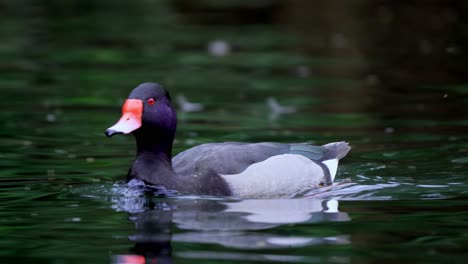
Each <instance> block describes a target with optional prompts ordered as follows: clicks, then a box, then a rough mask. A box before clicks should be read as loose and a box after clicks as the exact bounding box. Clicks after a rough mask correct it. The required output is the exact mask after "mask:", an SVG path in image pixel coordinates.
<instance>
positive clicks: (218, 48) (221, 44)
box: [208, 40, 231, 57]
mask: <svg viewBox="0 0 468 264" xmlns="http://www.w3.org/2000/svg"><path fill="white" fill-rule="evenodd" d="M208 52H209V53H210V55H212V56H215V57H223V56H226V55H229V53H231V44H229V43H228V42H226V41H224V40H214V41H212V42H210V43H209V44H208Z"/></svg>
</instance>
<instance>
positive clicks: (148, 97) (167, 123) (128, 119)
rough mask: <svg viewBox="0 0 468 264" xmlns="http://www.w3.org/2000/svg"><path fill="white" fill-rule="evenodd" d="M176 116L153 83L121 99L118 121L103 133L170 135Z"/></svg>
mask: <svg viewBox="0 0 468 264" xmlns="http://www.w3.org/2000/svg"><path fill="white" fill-rule="evenodd" d="M176 126H177V117H176V113H175V110H174V107H173V106H172V102H171V97H170V95H169V93H168V92H167V91H166V90H165V89H164V88H163V87H162V86H161V85H160V84H157V83H142V84H140V85H138V86H137V87H136V88H135V89H133V91H132V92H131V93H130V95H129V96H128V99H127V100H125V103H124V105H123V107H122V117H121V118H120V120H119V121H118V122H117V123H116V124H115V125H113V126H111V127H110V128H108V129H107V130H106V131H105V134H106V136H108V137H111V136H113V135H115V134H129V133H132V132H133V133H135V134H138V133H144V134H149V133H151V134H155V136H156V135H157V134H161V133H163V134H172V135H173V134H174V133H175V130H176Z"/></svg>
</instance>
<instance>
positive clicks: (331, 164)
mask: <svg viewBox="0 0 468 264" xmlns="http://www.w3.org/2000/svg"><path fill="white" fill-rule="evenodd" d="M322 163H323V164H325V166H327V168H328V170H329V171H330V177H331V181H332V182H333V181H334V180H335V176H336V171H337V170H338V159H330V160H325V161H322Z"/></svg>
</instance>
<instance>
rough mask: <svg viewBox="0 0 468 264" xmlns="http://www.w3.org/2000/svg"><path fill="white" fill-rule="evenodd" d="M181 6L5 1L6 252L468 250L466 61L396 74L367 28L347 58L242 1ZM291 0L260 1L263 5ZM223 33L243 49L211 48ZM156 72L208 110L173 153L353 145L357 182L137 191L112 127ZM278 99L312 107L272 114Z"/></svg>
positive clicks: (123, 256)
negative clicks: (240, 7) (240, 196)
mask: <svg viewBox="0 0 468 264" xmlns="http://www.w3.org/2000/svg"><path fill="white" fill-rule="evenodd" d="M182 2H183V1H182ZM182 2H181V1H173V2H171V1H155V2H154V3H149V1H137V2H135V3H134V4H129V3H126V2H125V1H116V3H114V4H110V3H107V4H95V3H94V2H92V1H71V2H70V3H69V4H60V3H61V2H60V1H49V2H47V1H42V2H41V1H38V2H35V3H36V4H34V3H29V2H28V1H25V2H24V3H16V4H15V3H5V4H4V7H5V8H6V9H4V11H2V15H3V16H2V18H1V21H2V25H1V26H0V28H1V33H2V35H3V38H2V44H1V45H0V57H1V58H2V59H1V62H0V66H1V75H0V91H1V95H2V96H1V99H0V100H1V112H0V120H1V121H0V128H1V129H0V186H1V188H0V201H1V203H0V234H1V239H0V262H1V263H28V262H30V263H144V262H141V260H142V259H141V257H139V256H145V257H146V261H147V263H153V262H151V261H155V260H156V259H157V261H159V262H161V263H167V262H171V261H172V262H177V263H219V262H221V261H223V262H230V263H254V262H258V263H261V262H278V263H284V262H292V263H296V262H297V263H374V262H378V263H395V262H399V263H437V262H449V261H450V262H453V263H464V262H465V261H466V259H467V258H468V253H467V252H468V247H467V243H468V235H467V234H468V232H467V231H468V213H467V210H466V208H467V206H468V199H467V198H468V191H467V187H468V172H467V168H468V165H467V164H468V133H467V132H468V112H467V111H466V109H467V106H468V88H467V87H468V86H467V85H468V82H466V81H465V80H463V78H459V77H457V75H456V74H452V72H451V71H452V70H453V69H456V71H454V72H463V71H464V70H465V72H466V69H465V68H464V67H466V66H465V65H464V64H463V63H459V62H460V61H461V60H462V58H463V57H460V56H462V55H463V54H462V55H459V56H455V55H453V54H452V55H450V54H449V55H447V56H448V58H446V57H445V56H443V57H442V58H443V59H441V60H439V59H437V60H436V59H434V61H439V62H440V64H437V63H433V64H431V63H429V64H428V61H429V62H430V61H431V58H432V57H431V56H429V55H428V56H426V57H424V56H423V57H418V56H415V57H410V59H411V63H408V64H409V65H410V66H408V64H405V63H403V64H401V65H398V64H396V65H397V66H398V67H397V66H395V64H392V63H390V61H391V60H390V59H389V57H392V56H391V55H387V56H384V55H382V53H379V52H376V53H371V54H367V53H365V52H364V53H363V52H362V50H379V49H377V48H375V46H372V45H371V44H374V45H375V44H376V43H380V42H378V41H374V40H376V39H378V38H377V37H376V36H375V35H371V34H370V33H369V35H364V37H363V36H362V35H359V34H358V33H355V34H358V36H360V38H359V39H360V40H361V42H359V43H362V40H363V39H373V40H372V41H369V43H367V45H363V47H361V52H356V50H355V48H354V47H353V48H348V49H347V48H341V47H340V46H339V45H338V46H339V47H336V48H337V49H338V48H339V49H338V50H336V51H335V52H330V51H329V50H328V49H327V48H322V49H319V48H316V47H315V46H314V44H316V43H317V42H315V41H313V40H314V39H315V38H318V36H319V35H320V34H318V33H317V32H315V31H314V30H313V29H312V30H311V31H310V32H309V35H307V36H308V37H304V36H303V35H302V34H304V33H303V32H302V31H301V30H303V29H299V30H295V29H294V27H293V26H291V25H289V26H288V24H287V23H285V24H281V23H279V22H275V21H273V22H272V21H270V20H269V19H266V20H261V19H260V18H259V19H260V22H259V23H251V22H249V23H246V24H243V23H239V24H237V23H235V22H233V21H231V20H232V19H233V18H232V17H231V16H230V15H229V14H231V13H229V12H227V13H223V12H222V10H231V9H230V8H232V5H234V6H236V3H237V4H238V2H236V1H226V2H225V3H226V6H223V5H221V6H216V4H215V2H210V1H205V2H204V3H205V5H207V6H211V5H214V6H215V7H211V9H207V10H211V11H210V12H212V13H210V12H206V13H204V12H203V11H200V10H204V9H200V10H199V9H196V8H195V9H194V10H195V11H193V7H192V9H190V8H189V9H188V10H189V11H187V7H186V6H184V4H182ZM274 2H275V1H252V3H254V4H252V6H253V7H251V8H253V10H257V11H258V10H260V11H258V12H260V15H261V14H263V13H261V12H267V11H269V10H270V11H271V8H273V7H272V6H271V5H272V4H271V3H274ZM80 3H81V4H80ZM174 3H176V4H174ZM296 5H297V4H296ZM274 8H279V7H274ZM190 10H192V11H190ZM197 10H198V11H197ZM213 10H214V11H213ZM220 10H221V11H220ZM234 10H236V9H235V8H234ZM274 10H276V9H274ZM279 10H282V9H281V8H280V9H279ZM205 11H206V10H205ZM296 11H297V10H296ZM216 12H221V14H222V15H220V16H219V15H216V14H218V13H216ZM230 12H231V11H230ZM275 12H276V11H275ZM241 13H242V12H241ZM200 14H203V15H204V16H202V15H200ZM210 14H211V15H210ZM242 14H244V15H243V16H245V17H243V19H247V20H248V21H250V20H249V19H251V18H250V17H249V16H247V15H245V13H242ZM255 14H257V13H255ZM231 15H232V14H231ZM257 15H259V14H257ZM220 17H224V19H226V20H228V22H226V23H225V24H217V23H215V22H216V21H218V20H219V19H220ZM234 17H235V16H234ZM261 17H262V18H264V17H263V16H261ZM204 19H206V20H207V21H205V20H204ZM210 19H214V20H215V22H213V21H211V20H210ZM216 19H218V20H216ZM221 20H222V19H221ZM298 20H299V21H296V22H294V23H305V22H310V20H307V19H306V18H304V20H301V19H298ZM194 21H195V22H194ZM196 21H198V23H196ZM281 21H282V20H281ZM328 30H332V29H328ZM348 30H349V29H348ZM301 32H302V33H301ZM345 32H346V33H347V34H348V35H347V36H349V34H351V33H350V32H353V31H352V30H349V31H346V30H345ZM331 33H333V32H331ZM374 33H375V32H374ZM452 33H453V32H452ZM314 34H315V35H314ZM453 34H456V32H455V33H453ZM339 36H340V35H338V37H337V38H338V39H340V37H339ZM457 36H458V35H454V36H452V35H449V36H446V38H445V39H449V40H450V39H452V38H453V39H457V38H456V37H457ZM311 39H312V40H311ZM442 39H443V38H442ZM461 39H463V38H461ZM215 40H222V41H225V42H227V43H229V44H230V45H232V49H231V52H230V53H229V54H227V55H226V56H220V57H217V56H213V55H210V53H209V52H208V51H207V46H208V44H209V43H210V42H212V41H215ZM430 40H431V39H429V41H430ZM304 43H308V44H309V45H306V44H304ZM311 43H312V44H311ZM347 43H348V45H352V44H353V43H354V44H356V43H357V41H356V39H352V38H351V40H349V41H348V42H347ZM455 44H457V45H458V44H460V43H455ZM461 44H463V42H461ZM317 45H318V44H317ZM423 46H424V45H423ZM303 47H306V48H303ZM307 47H313V48H310V49H308V48H307ZM314 47H315V48H314ZM347 47H348V46H347ZM373 47H374V49H373ZM383 48H387V49H386V50H385V49H384V51H386V52H387V53H389V54H393V53H392V51H394V50H392V49H391V48H392V47H391V45H390V46H389V45H387V46H385V45H384V47H383ZM317 49H318V51H317ZM343 49H344V50H343ZM434 49H436V48H434ZM459 49H460V48H459ZM423 50H425V49H423ZM434 53H435V52H434ZM434 56H435V55H434ZM450 56H452V57H450ZM465 57H466V56H465ZM434 58H436V56H435V57H434ZM437 58H438V57H437ZM444 61H449V62H454V63H453V64H450V65H451V67H452V68H450V67H448V68H447V67H446V64H444ZM412 65H418V67H413V66H412ZM400 70H401V71H400ZM146 81H157V82H160V83H162V84H163V85H165V86H166V87H167V88H168V89H169V90H170V92H171V94H172V96H173V98H176V96H177V95H180V94H183V95H185V96H186V97H187V98H188V100H190V101H192V102H197V103H201V104H203V106H204V109H203V110H202V111H199V112H190V113H182V112H179V125H178V132H177V138H176V141H175V144H174V153H178V152H180V151H182V150H185V149H187V148H190V147H192V146H195V145H198V144H201V143H206V142H222V141H246V142H260V141H275V142H304V141H309V142H313V143H316V144H324V143H328V142H333V141H341V140H346V141H348V142H350V144H351V146H352V147H353V149H352V151H351V152H350V153H349V154H348V156H347V157H346V158H344V159H343V160H342V162H341V163H340V167H339V170H338V175H337V181H338V182H340V183H341V184H340V185H338V186H335V187H333V188H331V189H327V190H314V191H311V192H310V193H309V194H308V195H307V197H304V198H299V199H289V200H235V199H229V198H215V197H195V196H193V197H192V196H173V197H163V196H161V195H159V194H158V193H154V192H153V191H152V190H149V189H145V188H144V187H142V186H139V185H138V184H134V185H131V186H128V185H126V184H124V183H123V182H122V180H123V179H124V177H125V175H126V173H127V170H128V167H129V165H130V163H131V161H132V159H133V157H134V142H133V140H134V139H133V137H132V136H119V137H113V138H112V139H108V138H106V137H105V136H104V133H103V132H104V130H105V129H106V128H108V127H109V126H111V125H112V124H114V123H115V121H116V120H117V119H118V118H119V115H120V107H121V104H122V102H123V100H124V99H125V97H126V96H127V94H128V93H129V92H130V90H131V89H133V88H134V87H135V86H136V85H138V84H139V83H141V82H146ZM268 97H274V98H276V100H277V101H278V102H279V103H280V104H282V105H286V106H292V107H295V112H294V113H284V114H279V115H278V114H275V113H273V112H272V110H271V109H270V108H269V107H268V105H267V103H266V100H267V98H268ZM132 261H133V262H132ZM138 261H140V262H138Z"/></svg>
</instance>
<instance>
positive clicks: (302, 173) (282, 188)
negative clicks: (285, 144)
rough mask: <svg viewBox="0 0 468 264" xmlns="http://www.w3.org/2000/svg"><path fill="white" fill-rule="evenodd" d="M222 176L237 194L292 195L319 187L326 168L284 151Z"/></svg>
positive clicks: (255, 195) (262, 195)
mask: <svg viewBox="0 0 468 264" xmlns="http://www.w3.org/2000/svg"><path fill="white" fill-rule="evenodd" d="M336 164H338V163H337V162H336ZM327 166H328V165H327ZM335 173H336V169H335ZM221 177H223V178H224V180H226V182H227V184H228V185H229V187H230V189H231V191H232V194H233V196H235V197H240V198H290V197H294V196H295V195H297V194H299V193H302V192H305V191H307V190H310V189H312V188H314V187H317V186H318V185H319V184H320V183H321V182H322V181H323V177H324V171H323V169H322V167H320V165H318V164H316V163H315V162H313V161H311V160H309V159H308V158H306V157H304V156H302V155H297V154H283V155H277V156H273V157H270V158H268V159H266V160H264V161H262V162H257V163H254V164H252V165H250V166H249V167H248V168H247V169H245V170H244V171H243V172H241V173H238V174H227V175H221ZM333 177H334V176H333Z"/></svg>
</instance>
